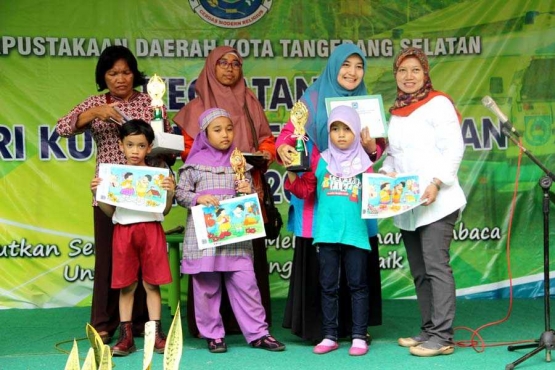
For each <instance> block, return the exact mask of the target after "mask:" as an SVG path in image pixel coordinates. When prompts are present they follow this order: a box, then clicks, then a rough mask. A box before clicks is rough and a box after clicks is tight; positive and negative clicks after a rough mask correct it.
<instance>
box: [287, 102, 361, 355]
mask: <svg viewBox="0 0 555 370" xmlns="http://www.w3.org/2000/svg"><path fill="white" fill-rule="evenodd" d="M327 129H328V131H329V135H328V143H327V144H328V145H327V147H328V148H327V149H326V150H324V151H323V152H322V153H321V154H320V155H318V154H316V151H313V152H312V157H311V159H310V163H311V171H310V172H306V173H305V174H304V175H303V176H300V177H298V176H297V174H296V173H294V172H290V171H288V172H287V180H286V181H285V189H287V190H289V191H290V192H291V193H292V194H294V195H295V196H297V197H298V198H300V199H304V198H306V197H308V196H310V195H311V194H314V193H316V202H317V204H318V207H317V209H316V218H317V219H318V222H317V223H316V227H315V230H314V246H315V247H316V248H317V251H318V252H317V253H318V262H319V265H320V277H319V278H320V287H321V305H322V335H323V338H324V339H323V340H322V341H321V342H320V343H319V344H318V345H316V347H314V350H313V352H314V353H316V354H324V353H328V352H331V351H334V350H336V349H337V348H338V347H339V344H338V339H339V327H338V316H339V276H340V270H341V265H342V263H343V265H344V266H345V273H346V278H347V283H348V286H349V292H350V295H351V302H352V333H351V338H352V345H351V348H350V349H349V355H351V356H361V355H365V354H366V353H367V352H368V344H367V343H366V327H367V325H368V279H367V271H366V270H367V261H368V253H369V251H370V250H371V246H370V242H369V237H368V227H367V224H366V220H364V219H362V218H361V217H360V210H361V195H362V193H361V187H362V174H363V173H364V172H371V166H372V161H371V160H370V158H368V155H367V154H366V152H365V150H364V148H363V147H362V144H361V139H360V131H361V124H360V118H359V116H358V113H357V111H356V110H355V109H354V108H351V107H348V106H339V107H336V108H334V109H333V110H332V111H331V113H330V115H329V118H328V121H327ZM342 261H343V262H342Z"/></svg>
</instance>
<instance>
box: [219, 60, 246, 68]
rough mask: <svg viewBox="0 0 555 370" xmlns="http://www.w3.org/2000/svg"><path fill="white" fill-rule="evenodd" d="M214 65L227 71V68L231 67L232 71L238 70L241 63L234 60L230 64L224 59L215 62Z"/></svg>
mask: <svg viewBox="0 0 555 370" xmlns="http://www.w3.org/2000/svg"><path fill="white" fill-rule="evenodd" d="M216 65H218V66H220V68H223V69H227V67H229V66H231V68H233V69H240V68H241V63H239V61H237V60H234V61H232V62H228V61H227V60H225V59H220V60H218V61H217V62H216Z"/></svg>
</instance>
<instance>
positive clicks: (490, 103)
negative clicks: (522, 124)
mask: <svg viewBox="0 0 555 370" xmlns="http://www.w3.org/2000/svg"><path fill="white" fill-rule="evenodd" d="M482 104H483V105H484V107H486V108H488V109H489V110H490V111H491V112H492V113H493V114H495V115H496V116H497V118H499V121H501V125H502V126H503V127H505V128H506V129H507V130H509V131H510V132H512V133H513V134H515V135H516V136H517V137H520V134H519V133H518V131H517V130H516V128H515V127H514V126H513V125H512V123H511V122H510V121H509V119H508V118H507V116H506V115H504V114H503V112H501V109H499V107H498V106H497V104H495V101H494V100H493V99H492V98H491V96H488V95H486V96H484V98H483V99H482Z"/></svg>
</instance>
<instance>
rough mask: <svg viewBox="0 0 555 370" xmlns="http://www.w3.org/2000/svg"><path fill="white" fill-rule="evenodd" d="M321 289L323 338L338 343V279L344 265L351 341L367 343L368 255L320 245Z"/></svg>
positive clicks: (358, 249) (360, 250)
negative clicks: (351, 319)
mask: <svg viewBox="0 0 555 370" xmlns="http://www.w3.org/2000/svg"><path fill="white" fill-rule="evenodd" d="M317 247H318V260H319V262H320V286H321V287H322V292H321V294H322V297H321V300H322V335H323V337H324V338H327V339H331V340H334V341H337V339H338V338H337V327H338V311H339V276H340V268H341V259H343V261H344V266H345V273H346V276H347V284H348V286H349V291H350V293H351V306H352V317H353V328H352V338H353V339H355V338H356V339H366V333H367V329H366V328H367V326H368V285H367V280H368V279H367V273H366V267H367V266H366V265H367V261H368V251H367V250H364V249H360V248H356V247H352V246H350V245H345V244H328V243H319V244H318V245H317Z"/></svg>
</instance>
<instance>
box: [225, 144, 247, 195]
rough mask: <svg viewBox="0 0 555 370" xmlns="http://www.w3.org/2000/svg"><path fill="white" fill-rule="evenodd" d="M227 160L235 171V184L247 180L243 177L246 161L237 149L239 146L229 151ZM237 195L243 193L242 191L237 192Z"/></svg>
mask: <svg viewBox="0 0 555 370" xmlns="http://www.w3.org/2000/svg"><path fill="white" fill-rule="evenodd" d="M229 162H230V163H231V168H233V172H235V177H236V178H235V185H238V184H239V183H240V182H241V181H247V178H246V177H245V171H246V170H247V161H246V160H245V157H244V156H243V153H241V151H240V150H239V148H235V149H234V150H233V152H231V157H230V158H229ZM237 195H245V194H244V193H239V192H238V193H237Z"/></svg>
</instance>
